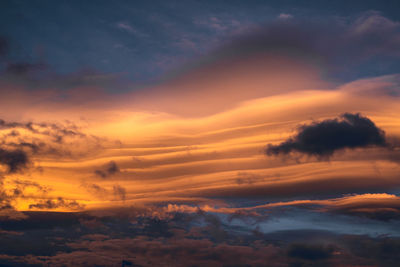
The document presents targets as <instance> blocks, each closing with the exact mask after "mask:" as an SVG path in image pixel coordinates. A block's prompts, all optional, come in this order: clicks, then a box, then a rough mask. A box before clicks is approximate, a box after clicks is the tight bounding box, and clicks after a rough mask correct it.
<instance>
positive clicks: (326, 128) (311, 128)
mask: <svg viewBox="0 0 400 267" xmlns="http://www.w3.org/2000/svg"><path fill="white" fill-rule="evenodd" d="M386 145H387V143H386V139H385V133H384V131H383V130H381V129H380V128H378V127H377V126H376V125H375V124H374V123H373V122H372V121H371V120H370V119H369V118H367V117H364V116H362V115H360V114H351V113H345V114H343V115H341V116H340V118H339V119H337V118H336V119H328V120H324V121H320V122H313V123H311V124H306V125H302V126H300V127H299V129H298V133H297V134H296V135H295V136H294V137H291V138H289V139H288V140H286V141H285V142H282V143H280V144H278V145H272V144H269V145H268V148H267V150H266V153H267V155H279V154H289V153H290V152H293V151H296V152H300V153H304V154H307V155H312V156H331V155H332V154H333V153H334V152H335V151H337V150H340V149H345V148H350V149H354V148H365V147H369V146H381V147H385V146H386Z"/></svg>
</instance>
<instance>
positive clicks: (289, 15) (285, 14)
mask: <svg viewBox="0 0 400 267" xmlns="http://www.w3.org/2000/svg"><path fill="white" fill-rule="evenodd" d="M278 18H279V19H291V18H293V15H291V14H288V13H281V14H279V16H278Z"/></svg>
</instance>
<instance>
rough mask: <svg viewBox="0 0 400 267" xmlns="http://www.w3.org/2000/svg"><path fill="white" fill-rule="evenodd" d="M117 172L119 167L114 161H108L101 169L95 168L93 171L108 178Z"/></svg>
mask: <svg viewBox="0 0 400 267" xmlns="http://www.w3.org/2000/svg"><path fill="white" fill-rule="evenodd" d="M118 172H119V167H118V165H117V163H115V161H110V162H109V163H108V164H107V165H105V166H104V167H103V168H102V169H99V170H95V171H94V173H95V174H96V175H97V176H99V177H101V178H108V177H110V176H112V175H114V174H116V173H118Z"/></svg>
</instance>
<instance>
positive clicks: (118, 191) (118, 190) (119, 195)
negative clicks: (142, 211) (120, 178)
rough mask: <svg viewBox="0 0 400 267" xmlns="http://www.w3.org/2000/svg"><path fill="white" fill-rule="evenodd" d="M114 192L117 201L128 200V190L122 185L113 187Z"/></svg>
mask: <svg viewBox="0 0 400 267" xmlns="http://www.w3.org/2000/svg"><path fill="white" fill-rule="evenodd" d="M113 192H114V196H115V198H116V199H120V200H124V201H125V199H126V189H125V188H124V187H122V186H120V185H114V186H113Z"/></svg>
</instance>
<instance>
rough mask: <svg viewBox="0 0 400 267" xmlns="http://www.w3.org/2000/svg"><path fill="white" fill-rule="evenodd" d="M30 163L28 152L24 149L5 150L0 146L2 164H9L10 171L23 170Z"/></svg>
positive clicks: (0, 162) (0, 161)
mask: <svg viewBox="0 0 400 267" xmlns="http://www.w3.org/2000/svg"><path fill="white" fill-rule="evenodd" d="M28 163H29V158H28V155H27V154H26V152H24V151H22V150H12V151H9V150H5V149H2V148H0V164H2V165H5V166H7V168H8V172H9V173H15V172H17V171H20V170H22V169H23V168H25V167H26V166H27V164H28Z"/></svg>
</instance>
